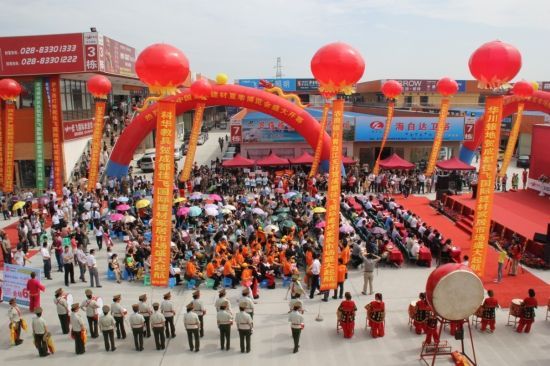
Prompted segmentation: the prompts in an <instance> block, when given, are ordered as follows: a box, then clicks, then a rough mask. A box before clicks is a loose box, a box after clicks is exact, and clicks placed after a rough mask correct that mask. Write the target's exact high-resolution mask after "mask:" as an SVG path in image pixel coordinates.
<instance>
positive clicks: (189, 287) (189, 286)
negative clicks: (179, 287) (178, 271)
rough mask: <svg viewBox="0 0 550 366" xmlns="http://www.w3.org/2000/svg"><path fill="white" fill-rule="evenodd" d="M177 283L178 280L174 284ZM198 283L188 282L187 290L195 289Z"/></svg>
mask: <svg viewBox="0 0 550 366" xmlns="http://www.w3.org/2000/svg"><path fill="white" fill-rule="evenodd" d="M175 282H176V279H174V283H175ZM196 283H197V282H196V281H195V280H189V281H187V288H188V289H189V290H192V289H194V288H195V284H196Z"/></svg>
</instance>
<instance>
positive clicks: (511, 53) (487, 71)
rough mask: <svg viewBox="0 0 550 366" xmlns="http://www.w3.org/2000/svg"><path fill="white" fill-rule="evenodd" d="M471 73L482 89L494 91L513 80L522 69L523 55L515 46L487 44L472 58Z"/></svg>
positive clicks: (495, 42) (469, 64)
mask: <svg viewBox="0 0 550 366" xmlns="http://www.w3.org/2000/svg"><path fill="white" fill-rule="evenodd" d="M468 66H469V67H470V73H471V74H472V75H473V76H474V78H476V79H477V80H478V81H479V86H480V88H485V89H494V88H499V87H501V86H502V85H503V84H505V83H507V82H508V81H510V80H512V79H513V78H514V76H516V75H517V73H518V72H519V70H520V69H521V54H520V53H519V51H518V50H517V48H515V47H514V46H512V45H510V44H507V43H504V42H501V41H493V42H489V43H485V44H484V45H482V46H481V47H479V48H478V49H477V50H475V52H474V53H472V55H471V56H470V61H469V62H468Z"/></svg>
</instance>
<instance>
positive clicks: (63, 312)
mask: <svg viewBox="0 0 550 366" xmlns="http://www.w3.org/2000/svg"><path fill="white" fill-rule="evenodd" d="M54 304H55V307H56V310H57V316H58V317H59V322H60V323H61V331H62V332H63V334H69V304H68V303H67V300H66V299H65V297H64V296H63V289H62V288H58V289H57V290H55V300H54Z"/></svg>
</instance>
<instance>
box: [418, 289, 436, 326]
mask: <svg viewBox="0 0 550 366" xmlns="http://www.w3.org/2000/svg"><path fill="white" fill-rule="evenodd" d="M418 297H419V298H420V300H418V301H417V302H416V314H415V316H414V329H415V331H416V334H422V331H426V319H427V318H428V315H429V314H430V312H431V311H432V308H431V307H430V304H428V302H427V301H426V294H425V293H424V292H421V293H420V295H418Z"/></svg>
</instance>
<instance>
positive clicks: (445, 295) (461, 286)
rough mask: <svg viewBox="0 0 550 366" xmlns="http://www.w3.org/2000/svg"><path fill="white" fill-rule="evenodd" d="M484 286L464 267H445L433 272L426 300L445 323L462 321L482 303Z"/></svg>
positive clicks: (455, 265) (429, 280)
mask: <svg viewBox="0 0 550 366" xmlns="http://www.w3.org/2000/svg"><path fill="white" fill-rule="evenodd" d="M483 293H484V290H483V284H482V283H481V280H480V279H479V277H478V276H477V275H476V274H475V273H474V272H473V271H472V270H471V269H470V268H468V267H466V266H465V265H463V264H457V263H448V264H445V265H442V266H440V267H438V268H437V269H435V270H434V271H433V272H432V273H431V274H430V276H429V277H428V281H427V282H426V300H428V303H429V304H430V305H431V306H432V308H433V310H434V311H435V313H436V314H437V315H439V316H441V317H442V318H443V319H447V320H463V319H466V318H468V317H469V316H470V315H472V314H474V313H475V312H476V311H477V310H478V309H479V307H480V306H481V304H482V303H483Z"/></svg>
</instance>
